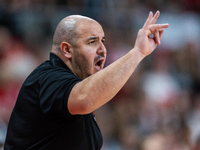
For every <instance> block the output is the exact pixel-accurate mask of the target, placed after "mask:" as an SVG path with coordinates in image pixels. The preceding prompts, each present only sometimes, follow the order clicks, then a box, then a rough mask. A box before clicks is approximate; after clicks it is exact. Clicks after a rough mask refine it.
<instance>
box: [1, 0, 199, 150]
mask: <svg viewBox="0 0 200 150" xmlns="http://www.w3.org/2000/svg"><path fill="white" fill-rule="evenodd" d="M150 10H151V11H153V12H154V13H155V12H156V10H160V11H161V16H160V18H159V19H158V23H159V22H160V23H169V24H170V27H169V28H168V29H166V30H165V32H164V34H163V39H162V40H161V45H159V46H158V47H157V48H156V50H155V51H154V52H153V53H152V54H151V55H150V56H147V57H146V58H145V59H144V60H143V61H142V62H141V63H140V64H139V66H138V68H137V69H136V71H135V72H134V74H133V75H132V76H131V78H130V79H129V80H128V82H127V83H126V84H125V86H124V87H123V88H122V89H121V90H120V92H119V93H118V94H117V95H116V96H115V97H114V98H113V99H112V100H111V101H110V102H108V103H107V104H106V105H104V106H103V107H101V108H99V109H98V110H97V111H96V112H95V114H96V118H97V122H98V124H99V127H100V129H101V131H102V134H103V138H104V145H103V148H102V150H199V149H200V1H199V0H176V1H174V0H151V1H148V0H71V1H70V0H0V150H1V149H3V144H4V140H5V135H6V128H7V125H8V121H9V117H10V114H11V111H12V109H13V107H14V104H15V102H16V98H17V94H18V92H19V89H20V87H21V85H22V83H23V81H24V80H25V78H26V77H27V76H28V74H29V73H30V72H31V71H32V70H33V69H34V68H35V67H37V66H38V65H39V64H40V63H42V62H43V61H45V60H47V59H48V57H49V52H50V50H51V44H52V37H53V32H54V30H55V27H56V25H57V24H58V22H59V21H60V20H61V19H62V18H64V17H66V16H68V15H71V14H80V15H86V16H88V17H91V18H93V19H95V20H97V21H98V22H99V23H100V24H101V25H102V26H103V28H104V31H105V34H106V43H105V45H106V47H107V55H108V56H107V61H106V66H108V65H109V64H110V63H112V62H113V61H115V60H116V59H118V58H119V57H121V56H123V55H124V54H125V53H127V52H128V51H129V50H130V49H131V48H132V47H133V46H134V41H135V38H136V35H137V32H138V30H139V29H140V28H141V27H142V25H143V23H144V21H145V20H146V17H147V16H148V12H149V11H150ZM116 82H117V81H116ZM113 86H114V85H113Z"/></svg>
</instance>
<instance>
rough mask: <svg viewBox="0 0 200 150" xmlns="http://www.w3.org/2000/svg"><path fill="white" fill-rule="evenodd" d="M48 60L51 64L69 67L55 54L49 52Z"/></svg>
mask: <svg viewBox="0 0 200 150" xmlns="http://www.w3.org/2000/svg"><path fill="white" fill-rule="evenodd" d="M50 62H51V64H52V65H53V66H59V67H63V68H66V69H69V68H68V67H67V65H66V64H65V63H64V62H63V61H62V60H61V59H60V58H59V57H58V56H57V55H55V54H53V53H50Z"/></svg>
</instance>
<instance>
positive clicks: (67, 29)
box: [52, 15, 96, 51]
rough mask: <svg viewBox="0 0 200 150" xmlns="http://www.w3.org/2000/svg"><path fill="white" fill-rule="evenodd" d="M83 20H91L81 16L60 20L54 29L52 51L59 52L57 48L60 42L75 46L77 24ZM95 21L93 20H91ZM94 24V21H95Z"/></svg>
mask: <svg viewBox="0 0 200 150" xmlns="http://www.w3.org/2000/svg"><path fill="white" fill-rule="evenodd" d="M83 20H93V19H91V18H88V17H85V16H81V15H71V16H68V17H66V18H64V19H62V20H61V21H60V22H59V24H58V26H57V27H56V30H55V33H54V37H53V46H52V49H53V50H54V51H55V50H59V46H60V44H61V43H62V42H68V43H69V44H71V45H75V44H76V43H75V41H76V39H77V36H78V33H77V26H78V24H79V23H78V22H80V21H83ZM93 21H95V20H93ZM95 22H96V21H95Z"/></svg>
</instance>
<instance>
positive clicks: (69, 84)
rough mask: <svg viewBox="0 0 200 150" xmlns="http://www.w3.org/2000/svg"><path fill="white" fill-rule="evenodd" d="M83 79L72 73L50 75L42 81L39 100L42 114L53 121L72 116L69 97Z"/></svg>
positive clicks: (56, 72) (61, 72) (53, 73)
mask: <svg viewBox="0 0 200 150" xmlns="http://www.w3.org/2000/svg"><path fill="white" fill-rule="evenodd" d="M80 81H81V79H79V78H78V77H76V76H75V75H74V74H72V73H71V72H67V71H59V72H58V71H55V72H52V73H48V74H47V75H46V77H45V78H44V79H43V80H42V81H41V87H40V93H39V99H40V106H41V110H42V112H43V113H44V114H45V115H46V116H47V117H48V118H52V119H58V118H66V117H69V116H71V114H70V113H69V111H68V106H67V102H68V97H69V94H70V92H71V90H72V88H73V87H74V85H75V84H76V83H78V82H80Z"/></svg>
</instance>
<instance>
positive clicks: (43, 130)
mask: <svg viewBox="0 0 200 150" xmlns="http://www.w3.org/2000/svg"><path fill="white" fill-rule="evenodd" d="M80 81H81V79H79V78H78V77H77V76H75V75H74V74H73V73H72V72H71V71H70V70H69V68H68V67H67V66H66V65H65V63H64V62H63V61H62V60H61V59H60V58H59V57H57V56H56V55H54V54H52V53H51V54H50V61H45V62H44V63H42V64H41V65H40V66H38V67H37V68H36V69H35V70H34V71H33V72H32V73H31V74H30V75H29V76H28V78H27V79H26V80H25V82H24V83H23V85H22V87H21V90H20V92H19V95H18V98H17V102H16V105H15V107H14V109H13V112H12V115H11V118H10V122H9V125H8V131H7V137H6V142H5V150H25V149H29V150H30V149H32V150H99V149H100V148H101V146H102V135H101V132H100V130H99V128H98V125H97V124H96V121H95V118H94V116H93V114H92V113H90V114H86V115H71V114H70V113H69V111H68V107H67V101H68V97H69V94H70V91H71V90H72V88H73V86H74V85H75V84H76V83H78V82H80Z"/></svg>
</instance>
